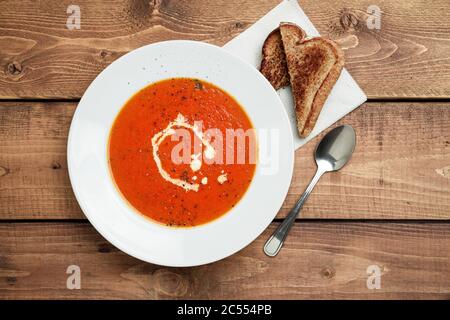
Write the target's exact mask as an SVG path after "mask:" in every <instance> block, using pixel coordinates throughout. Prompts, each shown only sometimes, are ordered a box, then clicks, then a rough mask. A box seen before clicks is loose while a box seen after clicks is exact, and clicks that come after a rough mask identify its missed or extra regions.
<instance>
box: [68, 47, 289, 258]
mask: <svg viewBox="0 0 450 320" xmlns="http://www.w3.org/2000/svg"><path fill="white" fill-rule="evenodd" d="M172 77H190V78H198V79H203V80H206V81H208V82H211V83H213V84H215V85H217V86H219V87H220V88H222V89H224V90H225V91H227V92H228V93H230V94H231V95H232V96H233V97H234V98H236V100H237V101H238V102H239V103H240V104H241V105H242V106H243V107H244V109H245V111H246V112H247V114H248V116H249V117H250V119H251V121H252V123H253V125H254V127H255V128H256V129H257V131H258V130H260V129H265V130H274V132H275V131H276V132H277V135H278V137H277V141H276V142H277V143H276V145H272V147H276V148H278V150H275V149H274V150H272V151H276V152H275V156H276V158H277V159H272V161H278V164H277V165H275V168H274V169H275V170H274V171H272V172H270V171H271V170H268V168H267V167H268V166H267V165H266V164H264V163H262V161H261V160H262V159H264V158H265V156H264V154H262V153H263V151H264V150H263V148H261V145H260V146H259V153H258V159H259V162H258V163H257V166H256V171H255V175H254V178H253V180H252V183H251V184H250V186H249V189H248V191H247V192H246V193H245V195H244V197H243V198H242V199H241V201H240V202H239V203H238V204H237V205H236V206H235V207H234V208H233V209H232V210H230V211H229V212H228V213H226V214H224V215H223V216H222V217H220V218H219V219H216V220H214V221H212V222H210V223H207V224H204V225H200V226H197V227H191V228H171V227H165V226H162V225H160V224H158V223H154V222H152V221H151V220H149V219H147V218H145V217H144V216H141V215H140V214H138V213H136V211H135V210H134V209H133V208H131V207H130V206H129V205H128V204H127V203H126V201H124V199H123V198H122V196H121V194H120V193H119V191H118V190H117V189H116V187H115V185H114V183H113V180H112V179H113V178H112V176H111V174H110V170H109V164H108V158H107V153H108V151H107V145H108V139H109V133H110V129H111V126H112V124H113V121H114V119H115V117H116V115H117V114H118V112H119V111H120V109H121V108H122V107H123V105H124V104H125V102H126V101H127V100H128V99H129V98H130V97H131V96H132V95H134V94H135V93H136V92H137V91H138V90H140V89H142V88H143V87H145V86H147V85H148V84H150V83H153V82H156V81H159V80H162V79H166V78H172ZM259 142H260V143H261V140H260V141H259ZM67 153H68V167H69V175H70V181H71V183H72V187H73V190H74V192H75V196H76V198H77V200H78V203H79V204H80V206H81V209H82V210H83V212H84V214H85V215H86V217H87V218H88V219H89V221H90V222H91V223H92V225H93V226H94V227H95V228H96V229H97V230H98V231H99V232H100V233H101V234H102V235H103V236H104V237H105V238H106V239H107V240H108V241H109V242H111V243H112V244H113V245H114V246H116V247H117V248H119V249H120V250H122V251H124V252H126V253H128V254H129V255H131V256H133V257H136V258H138V259H141V260H144V261H147V262H151V263H155V264H159V265H166V266H194V265H201V264H205V263H210V262H213V261H217V260H220V259H223V258H225V257H227V256H229V255H231V254H233V253H235V252H237V251H239V250H241V249H242V248H244V247H245V246H246V245H248V244H249V243H250V242H252V241H253V240H254V239H255V238H256V237H258V235H260V234H261V232H262V231H263V230H264V229H265V228H267V226H268V225H269V224H270V222H271V221H272V220H273V219H274V217H275V216H276V214H277V212H278V210H279V209H280V207H281V205H282V203H283V201H284V199H285V197H286V194H287V191H288V188H289V185H290V181H291V178H292V171H293V159H294V157H293V156H294V148H293V138H292V133H291V129H290V124H289V120H288V116H287V114H286V112H285V109H284V107H283V106H282V103H281V101H280V99H279V97H278V95H277V93H276V92H275V90H274V89H273V87H272V86H271V85H270V84H269V82H268V81H267V80H266V79H265V78H264V77H263V76H262V75H261V74H260V72H259V71H258V70H256V69H255V68H253V67H252V66H251V65H249V64H247V63H246V62H244V61H243V60H241V59H240V58H238V57H235V56H233V55H232V54H230V53H228V52H226V51H225V50H224V49H222V48H220V47H217V46H213V45H209V44H205V43H201V42H195V41H167V42H160V43H156V44H151V45H148V46H145V47H142V48H139V49H137V50H134V51H132V52H130V53H128V54H126V55H124V56H123V57H121V58H119V59H118V60H116V61H115V62H113V63H112V64H111V65H110V66H108V67H107V68H106V69H105V70H103V72H101V73H100V74H99V75H98V76H97V78H96V79H95V80H94V81H93V82H92V84H91V85H90V86H89V88H88V89H87V90H86V92H85V94H84V95H83V97H82V99H81V101H80V103H79V104H78V107H77V110H76V112H75V115H74V117H73V120H72V124H71V126H70V133H69V141H68V147H67ZM272 164H273V163H272ZM149 201H152V198H151V195H149ZM261 250H262V249H261Z"/></svg>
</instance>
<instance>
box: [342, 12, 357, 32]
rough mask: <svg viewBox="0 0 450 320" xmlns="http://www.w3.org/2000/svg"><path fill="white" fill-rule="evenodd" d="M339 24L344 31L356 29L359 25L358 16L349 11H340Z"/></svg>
mask: <svg viewBox="0 0 450 320" xmlns="http://www.w3.org/2000/svg"><path fill="white" fill-rule="evenodd" d="M339 22H340V24H341V26H342V28H343V29H344V30H349V29H357V27H358V26H359V25H360V20H359V18H358V16H357V15H356V14H355V13H354V12H352V11H350V10H343V11H342V13H341V18H340V20H339Z"/></svg>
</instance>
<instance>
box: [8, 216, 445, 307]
mask: <svg viewBox="0 0 450 320" xmlns="http://www.w3.org/2000/svg"><path fill="white" fill-rule="evenodd" d="M274 227H275V225H272V226H271V227H270V228H269V229H268V230H267V231H266V232H264V233H263V235H262V236H260V237H259V238H258V239H257V240H256V241H255V242H254V243H252V244H251V245H249V246H248V247H247V248H245V249H244V250H242V251H241V252H239V253H238V254H235V255H233V256H231V257H229V258H227V259H225V260H222V261H220V262H216V263H213V264H209V265H205V266H201V267H195V268H167V267H161V266H157V265H152V264H148V263H144V262H141V261H139V260H136V259H134V258H131V257H129V256H127V255H125V254H124V253H122V252H120V251H119V250H117V249H116V248H114V247H113V246H112V245H110V244H109V243H107V242H106V241H105V240H104V239H103V238H102V237H101V236H100V235H99V234H98V233H97V232H96V231H95V230H94V229H93V228H92V227H91V226H90V225H89V224H73V223H30V224H28V223H20V224H15V223H11V224H8V223H3V224H0V298H1V299H30V298H40V299H47V298H48V299H68V298H75V299H77V298H78V299H80V298H83V299H106V298H108V299H124V298H132V299H168V298H170V299H236V298H238V299H269V298H270V299H311V298H314V299H324V298H326V299H330V298H332V299H351V298H358V299H424V298H433V299H450V273H449V272H448V270H449V268H450V251H449V250H448V246H449V244H450V225H449V224H441V223H431V224H421V223H410V224H398V223H393V224H391V223H317V222H315V223H313V222H305V223H297V224H296V225H295V226H294V228H293V230H292V231H291V234H290V236H289V238H288V241H287V243H286V244H285V247H284V248H283V250H282V251H281V253H280V254H279V255H278V256H277V257H276V258H269V257H267V256H265V255H264V254H263V252H262V249H261V248H262V246H263V243H264V241H265V239H266V238H267V237H268V236H269V233H270V232H271V231H273V229H274ZM69 265H78V266H79V267H80V269H81V290H68V289H66V279H67V277H68V275H67V274H66V270H67V267H68V266H69ZM371 265H377V266H378V267H379V268H380V270H381V274H382V275H381V288H380V289H376V290H369V289H367V285H366V283H367V277H368V275H367V268H368V267H369V266H371Z"/></svg>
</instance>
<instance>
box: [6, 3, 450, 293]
mask: <svg viewBox="0 0 450 320" xmlns="http://www.w3.org/2000/svg"><path fill="white" fill-rule="evenodd" d="M278 2H279V0H252V1H238V0H221V1H204V0H201V1H200V0H195V1H191V0H177V1H161V0H155V1H135V0H128V1H126V0H113V1H110V0H108V1H106V0H104V1H87V0H77V1H74V4H77V5H79V6H80V9H81V29H79V30H77V29H75V30H68V29H67V28H66V20H67V17H68V14H67V13H66V10H67V6H68V4H69V3H66V2H64V1H56V0H52V1H50V0H48V1H33V0H21V1H13V0H6V1H1V2H0V99H1V100H0V219H1V222H0V299H15V298H64V299H65V298H77V299H78V298H89V299H93V298H95V299H103V298H114V299H116V298H137V299H166V298H182V299H191V298H202V299H216V298H219V299H228V298H255V299H269V298H275V299H303V298H362V299H381V298H400V299H410V298H433V299H434V298H438V299H449V298H450V221H449V219H450V100H449V99H450V59H449V57H450V56H449V52H450V23H449V21H450V2H449V1H448V0H438V1H431V2H430V1H420V0H414V1H394V0H387V1H381V0H370V1H366V0H362V1H356V0H323V1H314V0H300V4H301V6H302V7H303V9H304V10H305V12H306V13H307V14H308V16H309V17H310V19H311V20H312V21H313V23H314V24H315V25H316V26H317V28H318V29H319V31H320V32H321V33H322V34H324V35H327V36H329V37H331V38H333V39H335V40H337V41H339V42H340V43H341V45H342V46H343V47H344V49H345V54H346V60H347V63H346V67H347V68H348V70H349V71H350V73H351V74H352V75H353V77H354V78H355V79H356V80H357V82H358V83H359V84H360V85H361V87H362V88H363V90H364V91H365V92H366V94H367V95H368V97H369V100H368V102H367V103H365V104H364V105H363V106H361V107H360V108H359V109H357V110H356V111H355V112H353V113H351V114H350V115H348V116H347V117H345V118H344V119H342V120H341V121H340V122H339V124H343V123H346V124H350V125H352V126H354V127H355V128H356V132H357V135H358V137H357V138H358V145H357V149H356V152H355V154H354V157H353V159H352V161H351V163H350V164H349V165H348V166H347V167H345V168H344V169H343V170H342V171H340V172H338V173H332V174H328V175H326V176H324V177H323V179H322V180H321V181H320V182H319V184H318V186H317V188H316V189H315V191H314V193H313V194H312V196H311V198H310V199H309V201H308V203H307V204H306V207H305V208H304V211H303V214H302V217H301V219H300V220H299V221H297V223H296V225H295V226H294V228H293V232H292V233H291V235H290V237H289V239H288V241H287V243H286V245H285V248H284V249H283V250H282V252H281V253H280V255H279V256H278V257H277V258H275V259H271V258H268V257H266V256H265V255H264V254H263V252H262V245H263V242H264V240H265V239H266V238H267V237H268V235H269V233H270V232H271V231H273V230H274V228H275V226H276V225H277V224H278V223H279V221H281V220H282V219H283V217H284V216H285V215H286V213H287V211H288V209H289V208H290V207H291V206H292V205H293V203H294V201H295V200H296V199H297V197H298V196H299V195H300V194H301V192H302V191H303V189H304V187H305V185H306V183H307V182H308V181H309V179H310V178H311V177H312V175H313V172H314V170H315V165H314V161H313V158H312V152H313V149H314V146H315V144H316V143H317V141H318V139H319V138H316V139H314V141H312V142H311V143H309V144H308V145H307V146H305V147H304V148H302V149H300V150H298V151H297V152H296V159H295V162H296V164H295V174H294V178H293V181H292V185H291V188H290V192H289V196H288V197H287V199H286V201H285V203H284V205H283V208H282V210H281V211H280V212H279V214H278V216H277V219H276V220H275V221H274V223H273V224H272V225H271V226H270V227H269V229H268V230H266V232H265V233H264V234H263V235H262V236H261V237H259V238H258V239H257V240H256V241H255V242H254V243H252V244H251V245H249V246H248V247H247V248H245V249H244V250H242V251H241V252H239V253H237V254H235V255H233V256H232V257H230V258H227V259H225V260H222V261H220V262H217V263H213V264H210V265H205V266H201V267H196V268H165V267H161V266H156V265H151V264H147V263H143V262H141V261H139V260H136V259H134V258H131V257H129V256H127V255H126V254H124V253H122V252H120V251H119V250H117V249H116V248H114V247H113V246H112V245H110V244H109V243H108V242H107V241H106V240H105V239H103V238H102V237H101V236H100V235H99V234H98V233H97V232H96V230H95V229H94V228H93V227H92V226H91V225H90V224H89V223H88V222H87V221H86V219H85V217H84V215H83V213H82V212H81V210H80V208H79V206H78V204H77V202H76V200H75V198H74V195H73V192H72V189H71V187H70V183H69V178H68V174H67V164H66V143H67V132H68V129H69V124H70V121H71V118H72V115H73V112H74V111H75V108H76V106H77V102H78V101H79V98H80V97H81V95H82V94H83V92H84V91H85V89H86V87H87V86H88V85H89V83H90V82H91V81H92V80H93V79H94V78H95V76H96V75H97V74H98V73H99V72H100V71H101V70H102V69H103V68H105V67H106V66H107V65H108V64H110V63H111V62H112V61H114V60H115V59H117V58H118V57H119V56H121V55H122V54H124V53H126V52H128V51H130V50H132V49H134V48H136V47H139V46H142V45H144V44H148V43H152V42H157V41H162V40H169V39H195V40H201V41H206V42H210V43H215V44H218V45H222V44H224V43H226V42H227V41H228V40H230V39H231V38H233V37H234V36H236V35H238V34H239V33H240V32H242V31H243V30H245V29H246V28H247V27H248V26H250V25H251V24H252V23H254V22H255V21H256V20H258V18H260V17H261V16H262V15H263V14H265V13H266V12H268V11H269V10H270V9H271V8H273V7H274V6H275V5H276V4H277V3H278ZM70 3H72V2H70ZM369 5H377V6H379V8H380V9H381V10H382V15H381V30H372V29H369V28H368V27H367V24H366V20H367V17H368V16H369V15H368V14H367V13H366V12H367V8H368V6H369ZM72 264H74V265H78V266H80V268H81V276H82V278H81V290H68V289H67V288H66V279H67V277H68V275H67V274H66V269H67V267H68V266H69V265H72ZM373 265H375V266H378V267H379V268H380V271H381V288H380V289H368V287H367V278H368V273H367V268H368V267H369V266H373Z"/></svg>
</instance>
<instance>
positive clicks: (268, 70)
mask: <svg viewBox="0 0 450 320" xmlns="http://www.w3.org/2000/svg"><path fill="white" fill-rule="evenodd" d="M262 56H263V59H262V61H261V68H260V71H261V73H262V74H263V75H264V76H265V77H266V79H267V80H269V82H270V84H271V85H272V86H273V87H274V88H275V90H278V89H280V88H282V87H285V86H287V85H289V73H288V70H287V64H286V55H285V54H284V48H283V43H282V41H281V34H280V29H279V28H276V29H275V30H273V31H272V32H271V33H270V34H269V35H268V36H267V38H266V40H265V41H264V44H263V47H262Z"/></svg>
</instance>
